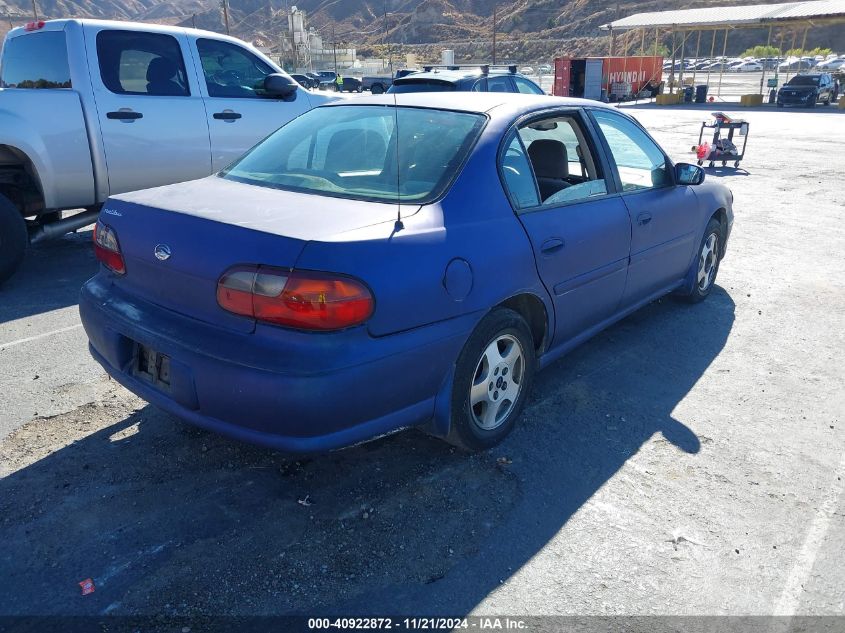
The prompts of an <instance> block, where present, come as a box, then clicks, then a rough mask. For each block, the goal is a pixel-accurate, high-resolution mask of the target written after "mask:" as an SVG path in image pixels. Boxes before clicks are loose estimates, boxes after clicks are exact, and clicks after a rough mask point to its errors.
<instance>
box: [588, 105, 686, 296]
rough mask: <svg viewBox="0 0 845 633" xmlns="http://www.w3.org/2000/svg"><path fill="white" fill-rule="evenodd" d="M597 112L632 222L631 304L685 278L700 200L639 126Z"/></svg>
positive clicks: (603, 111)
mask: <svg viewBox="0 0 845 633" xmlns="http://www.w3.org/2000/svg"><path fill="white" fill-rule="evenodd" d="M592 113H593V117H594V118H595V120H596V123H597V124H598V127H599V130H600V131H601V134H602V136H603V137H604V141H605V142H606V144H607V148H608V153H609V155H610V156H611V158H612V159H613V161H614V163H615V166H616V171H617V173H618V178H619V183H618V186H620V187H621V190H622V199H623V200H624V202H625V206H626V207H627V209H628V213H629V215H630V217H631V226H632V235H631V264H630V268H629V270H628V285H627V287H626V289H625V297H624V299H623V304H625V305H630V304H633V303H637V302H638V301H641V300H643V299H647V298H648V297H651V296H653V295H654V294H656V293H661V292H664V291H666V290H668V289H669V288H670V287H671V286H673V285H676V284H677V283H678V282H680V281H681V279H683V277H684V275H685V274H686V272H687V270H688V268H689V266H690V262H691V261H692V255H693V251H694V249H695V247H696V246H697V235H696V221H697V218H698V199H697V198H696V196H695V194H694V193H693V192H692V190H691V188H690V187H687V186H683V185H677V186H676V185H675V184H674V176H673V174H672V164H671V162H669V160H668V159H667V158H666V155H665V154H664V153H663V151H662V150H661V149H660V147H659V146H658V145H657V143H655V142H654V141H653V140H652V139H651V137H649V136H648V134H646V132H645V131H644V130H643V129H642V128H641V127H640V126H639V125H637V123H636V122H634V121H633V120H631V119H630V118H628V117H625V116H623V115H621V114H618V113H616V112H613V111H611V110H607V109H604V108H602V109H594V110H592Z"/></svg>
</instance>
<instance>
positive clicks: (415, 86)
mask: <svg viewBox="0 0 845 633" xmlns="http://www.w3.org/2000/svg"><path fill="white" fill-rule="evenodd" d="M454 90H455V84H453V83H452V82H451V81H439V80H426V79H423V80H419V79H414V80H407V81H394V82H393V85H392V86H391V87H390V88H389V89H388V90H387V91H388V92H391V93H394V92H395V93H397V94H401V93H403V92H454Z"/></svg>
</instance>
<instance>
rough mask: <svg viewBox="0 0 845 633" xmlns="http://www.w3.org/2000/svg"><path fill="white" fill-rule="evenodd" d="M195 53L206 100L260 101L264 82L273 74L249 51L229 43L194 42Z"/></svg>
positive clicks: (263, 93) (267, 66)
mask: <svg viewBox="0 0 845 633" xmlns="http://www.w3.org/2000/svg"><path fill="white" fill-rule="evenodd" d="M197 50H198V51H199V54H200V63H201V64H202V72H203V74H204V75H205V85H206V86H207V88H208V96H209V97H228V98H243V99H257V98H259V97H263V96H264V95H265V94H266V92H265V90H264V78H265V77H266V76H267V75H270V74H272V73H274V72H276V71H275V70H274V69H273V68H272V67H270V66H269V65H268V64H266V63H265V62H263V61H262V60H261V59H259V58H258V57H256V56H255V55H253V54H252V53H250V52H249V51H247V50H245V49H243V48H241V47H240V46H236V45H235V44H230V43H229V42H221V41H219V40H209V39H198V40H197Z"/></svg>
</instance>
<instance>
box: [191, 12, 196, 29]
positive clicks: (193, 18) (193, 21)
mask: <svg viewBox="0 0 845 633" xmlns="http://www.w3.org/2000/svg"><path fill="white" fill-rule="evenodd" d="M191 26H193V27H194V28H197V14H196V13H194V14H193V15H192V16H191Z"/></svg>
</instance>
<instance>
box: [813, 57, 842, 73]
mask: <svg viewBox="0 0 845 633" xmlns="http://www.w3.org/2000/svg"><path fill="white" fill-rule="evenodd" d="M843 67H845V57H835V58H833V59H826V60H825V61H823V62H819V63H818V64H816V68H819V69H822V70H839V69H840V68H843Z"/></svg>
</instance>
